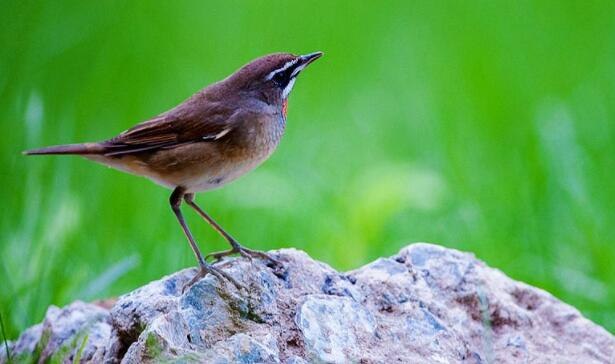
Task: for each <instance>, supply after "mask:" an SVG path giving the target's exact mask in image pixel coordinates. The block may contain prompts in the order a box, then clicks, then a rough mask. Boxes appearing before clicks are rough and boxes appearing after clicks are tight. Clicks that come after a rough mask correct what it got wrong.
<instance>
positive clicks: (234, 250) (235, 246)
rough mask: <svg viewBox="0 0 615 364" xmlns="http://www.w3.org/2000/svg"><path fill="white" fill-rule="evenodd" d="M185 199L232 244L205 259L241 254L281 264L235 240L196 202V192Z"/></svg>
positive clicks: (188, 194)
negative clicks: (229, 247) (227, 248)
mask: <svg viewBox="0 0 615 364" xmlns="http://www.w3.org/2000/svg"><path fill="white" fill-rule="evenodd" d="M184 200H185V201H186V203H187V204H188V206H190V207H192V208H193V209H194V210H195V211H196V212H197V213H198V214H199V215H201V217H202V218H203V219H205V221H207V222H208V223H209V225H211V227H212V228H214V230H216V231H217V232H218V233H219V234H220V235H222V236H223V237H224V239H226V241H228V243H229V244H231V249H229V250H225V251H221V252H216V253H211V254H207V255H206V256H205V259H207V258H214V259H215V260H216V262H219V261H220V260H222V258H224V257H226V256H228V255H231V254H240V255H241V256H243V257H246V258H248V259H252V258H261V259H266V260H269V261H270V262H272V263H274V264H276V265H280V262H278V261H277V260H276V259H273V258H272V257H271V256H269V254H267V253H265V252H261V251H258V250H252V249H248V248H245V247H243V246H241V244H239V242H238V241H237V240H235V238H233V237H232V236H231V235H229V233H227V232H226V231H224V229H222V227H221V226H220V225H218V223H217V222H216V221H215V220H214V219H212V218H211V217H210V216H209V215H208V214H207V213H206V212H205V211H203V209H201V208H200V207H199V205H197V204H196V203H195V202H194V194H192V193H187V194H185V195H184Z"/></svg>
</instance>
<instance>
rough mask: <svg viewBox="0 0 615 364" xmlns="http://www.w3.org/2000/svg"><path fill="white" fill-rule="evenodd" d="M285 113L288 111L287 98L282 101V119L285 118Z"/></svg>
mask: <svg viewBox="0 0 615 364" xmlns="http://www.w3.org/2000/svg"><path fill="white" fill-rule="evenodd" d="M287 113H288V99H284V101H282V115H284V119H286V114H287Z"/></svg>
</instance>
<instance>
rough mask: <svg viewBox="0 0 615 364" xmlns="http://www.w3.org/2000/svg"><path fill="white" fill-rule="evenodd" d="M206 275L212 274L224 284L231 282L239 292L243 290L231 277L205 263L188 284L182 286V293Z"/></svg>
mask: <svg viewBox="0 0 615 364" xmlns="http://www.w3.org/2000/svg"><path fill="white" fill-rule="evenodd" d="M207 274H212V275H213V276H215V277H216V278H218V279H219V280H220V281H221V282H225V281H228V282H231V283H232V284H233V285H234V286H235V288H237V290H239V291H241V290H242V289H245V287H244V286H243V285H241V284H240V283H239V282H237V280H236V279H235V278H233V277H231V275H230V274H228V273H226V272H225V271H223V270H222V269H219V268H216V267H213V266H212V265H210V264H207V263H205V264H202V265H201V268H200V269H199V271H198V272H197V273H196V275H195V276H194V277H192V279H191V280H190V281H189V282H188V283H186V284H184V286H183V287H182V293H184V292H186V290H187V289H188V288H190V287H192V285H194V284H195V283H196V282H198V281H199V280H200V279H201V278H203V277H205V276H206V275H207Z"/></svg>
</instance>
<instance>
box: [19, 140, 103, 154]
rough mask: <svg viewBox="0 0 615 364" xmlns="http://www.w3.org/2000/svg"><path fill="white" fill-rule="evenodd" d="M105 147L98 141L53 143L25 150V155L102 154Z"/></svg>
mask: <svg viewBox="0 0 615 364" xmlns="http://www.w3.org/2000/svg"><path fill="white" fill-rule="evenodd" d="M105 151H106V148H105V147H104V146H102V145H101V144H99V143H83V144H66V145H55V146H51V147H45V148H40V149H32V150H26V151H25V152H23V154H25V155H46V154H76V155H83V154H102V153H104V152H105Z"/></svg>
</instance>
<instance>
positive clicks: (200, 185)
mask: <svg viewBox="0 0 615 364" xmlns="http://www.w3.org/2000/svg"><path fill="white" fill-rule="evenodd" d="M267 157H268V155H265V156H262V157H260V158H250V159H246V160H244V161H242V162H239V163H227V164H226V165H222V166H218V167H217V168H211V166H203V169H202V170H201V171H200V172H201V173H195V174H194V175H192V176H190V177H189V178H186V179H185V180H184V181H182V186H184V187H185V188H186V192H189V193H192V192H201V191H208V190H213V189H215V188H219V187H222V186H223V185H225V184H227V183H229V182H232V181H234V180H236V179H237V178H239V177H241V176H243V175H244V174H246V173H248V172H250V171H251V170H253V169H254V168H256V167H258V166H259V165H260V164H261V163H262V162H264V161H265V159H267Z"/></svg>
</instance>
